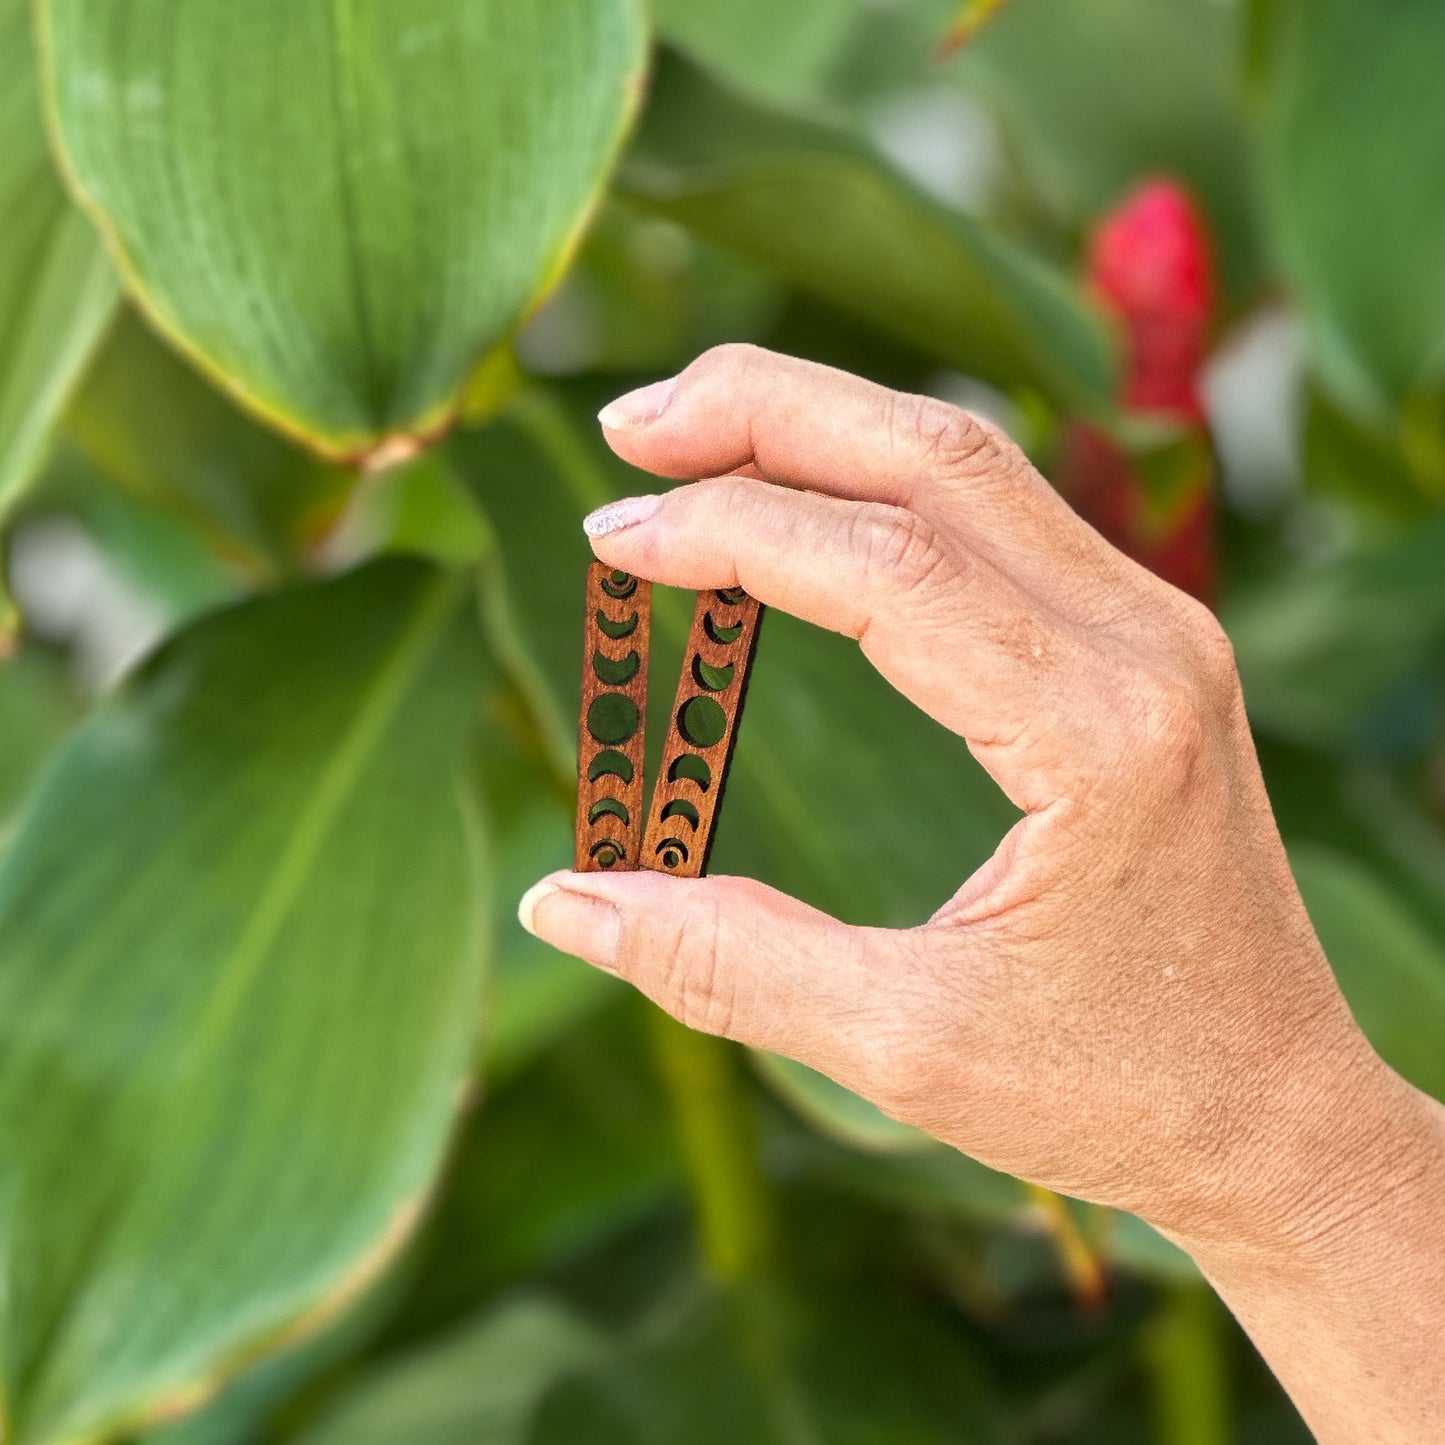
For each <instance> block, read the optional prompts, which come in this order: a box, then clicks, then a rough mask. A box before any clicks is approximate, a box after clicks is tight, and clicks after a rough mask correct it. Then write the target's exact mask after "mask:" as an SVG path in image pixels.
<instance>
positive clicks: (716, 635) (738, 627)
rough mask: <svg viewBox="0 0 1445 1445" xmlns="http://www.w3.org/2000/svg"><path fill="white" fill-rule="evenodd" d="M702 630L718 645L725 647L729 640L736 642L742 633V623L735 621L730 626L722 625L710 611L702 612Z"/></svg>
mask: <svg viewBox="0 0 1445 1445" xmlns="http://www.w3.org/2000/svg"><path fill="white" fill-rule="evenodd" d="M702 630H703V631H704V632H705V633H707V635H708V636H709V637H710V638H712V640H713V641H714V642H716V643H717V644H718V646H719V647H726V646H727V645H728V643H730V642H736V641H737V640H738V638H740V637H741V636H742V635H743V625H742V623H741V622H735V623H733V625H732V626H731V627H724V626H723V625H722V624H721V623H720V622H719V621H718V620H717V618H715V617H714V616H713V615H712V613H711V612H704V613H703V617H702Z"/></svg>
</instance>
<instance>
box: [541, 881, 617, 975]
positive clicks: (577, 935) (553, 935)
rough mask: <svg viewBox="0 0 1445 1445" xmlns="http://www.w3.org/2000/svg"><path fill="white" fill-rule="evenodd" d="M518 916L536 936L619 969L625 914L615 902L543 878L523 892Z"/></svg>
mask: <svg viewBox="0 0 1445 1445" xmlns="http://www.w3.org/2000/svg"><path fill="white" fill-rule="evenodd" d="M517 918H518V920H519V921H520V922H521V925H522V927H523V928H525V929H526V930H527V932H528V933H530V934H531V935H532V936H533V937H534V938H540V939H541V940H542V941H543V942H544V943H550V944H551V945H552V946H553V948H560V949H561V950H562V952H563V953H571V954H574V955H575V956H576V957H578V958H582V959H586V961H587V962H588V963H590V964H592V965H593V966H594V967H596V968H600V969H602V970H603V971H604V972H606V973H616V972H617V954H618V949H619V948H620V946H621V942H622V915H621V913H619V912H618V910H617V908H616V906H615V905H614V904H611V903H607V902H605V901H604V900H603V899H601V898H591V897H589V896H588V895H587V894H585V893H577V892H574V891H573V890H572V889H570V888H563V887H561V886H560V885H559V884H556V883H553V882H552V881H551V880H550V879H546V878H544V879H543V880H542V881H541V882H540V883H534V884H533V885H532V886H531V887H530V888H529V889H528V890H527V891H526V892H525V893H524V894H523V895H522V898H521V901H520V902H519V903H518V904H517Z"/></svg>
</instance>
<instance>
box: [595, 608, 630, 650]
mask: <svg viewBox="0 0 1445 1445" xmlns="http://www.w3.org/2000/svg"><path fill="white" fill-rule="evenodd" d="M593 620H594V621H595V622H596V623H597V627H598V630H599V631H601V633H602V635H603V636H604V637H610V638H611V639H612V640H613V641H614V642H621V641H622V639H623V638H624V637H631V636H632V634H633V633H634V632H636V631H637V613H635V612H631V613H629V614H628V615H627V616H626V617H624V618H623V619H622V621H621V622H614V621H613V620H612V619H611V618H610V617H609V616H608V615H607V614H606V613H605V612H604V611H603V610H602V609H601V608H600V607H599V608H598V609H597V612H596V615H595V617H594V618H593Z"/></svg>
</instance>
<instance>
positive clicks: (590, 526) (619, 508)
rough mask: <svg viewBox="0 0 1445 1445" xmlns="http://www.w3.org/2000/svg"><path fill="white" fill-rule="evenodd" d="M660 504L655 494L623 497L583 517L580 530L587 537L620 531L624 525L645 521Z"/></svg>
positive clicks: (602, 535) (632, 525)
mask: <svg viewBox="0 0 1445 1445" xmlns="http://www.w3.org/2000/svg"><path fill="white" fill-rule="evenodd" d="M661 505H662V498H661V497H657V496H652V495H648V496H645V497H623V498H622V499H621V500H620V501H616V502H608V504H607V505H606V506H605V507H598V509H597V510H596V511H595V512H591V513H589V514H588V515H587V516H586V517H584V518H583V519H582V530H583V531H584V532H586V533H587V535H588V536H589V537H605V536H607V534H608V533H609V532H620V531H621V530H622V529H623V528H624V527H634V526H636V525H637V523H638V522H645V521H646V520H647V519H648V518H649V517H650V516H652V514H653V513H654V512H655V511H656V510H657V509H658V507H660V506H661Z"/></svg>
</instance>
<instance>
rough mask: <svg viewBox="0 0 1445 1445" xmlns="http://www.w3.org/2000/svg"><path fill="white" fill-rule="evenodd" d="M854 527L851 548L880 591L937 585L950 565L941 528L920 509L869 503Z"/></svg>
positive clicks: (869, 581) (855, 515)
mask: <svg viewBox="0 0 1445 1445" xmlns="http://www.w3.org/2000/svg"><path fill="white" fill-rule="evenodd" d="M850 527H851V536H850V537H849V539H848V542H849V550H850V552H851V553H852V555H853V556H854V557H856V558H857V560H858V565H859V567H860V569H861V571H862V574H863V578H864V580H865V582H866V583H867V584H868V585H869V586H871V587H873V588H876V589H878V590H880V591H885V592H889V593H905V592H914V591H918V590H920V589H923V588H927V587H930V586H933V585H935V584H936V583H937V582H938V581H939V580H940V579H941V578H942V577H943V576H945V575H946V574H947V572H948V570H949V568H950V558H949V556H948V553H947V551H946V550H945V548H944V546H943V543H942V541H941V539H940V537H939V535H938V532H937V530H936V529H935V528H934V527H933V525H932V524H931V523H929V522H928V521H926V520H925V519H924V518H923V517H920V516H919V515H918V514H917V513H916V512H910V511H907V510H905V509H904V508H902V507H890V506H887V505H884V504H882V503H869V504H865V505H863V506H860V507H859V508H858V509H857V510H856V511H855V512H854V513H853V516H852V520H851V522H850Z"/></svg>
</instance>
